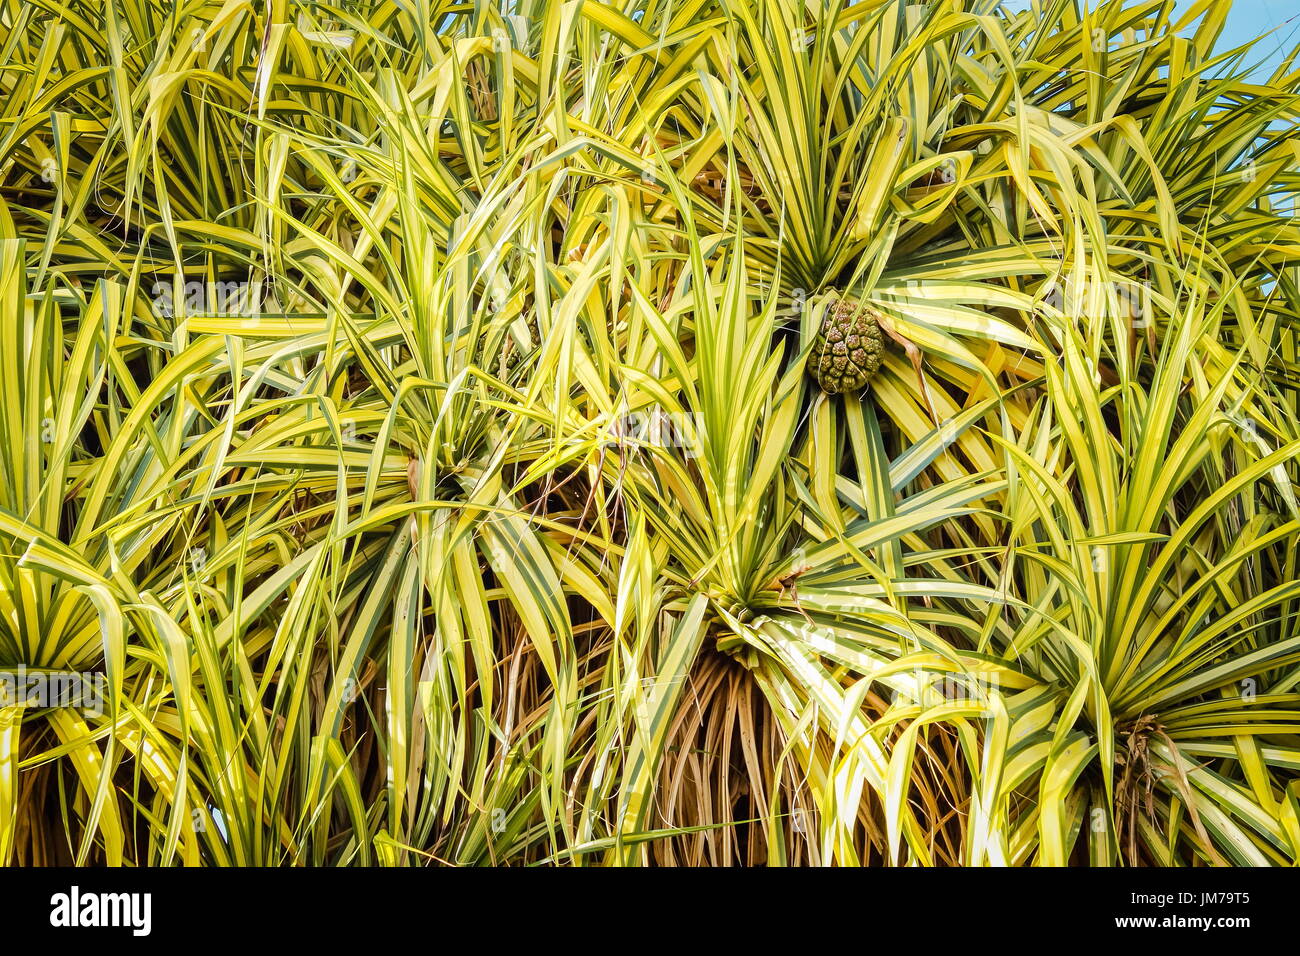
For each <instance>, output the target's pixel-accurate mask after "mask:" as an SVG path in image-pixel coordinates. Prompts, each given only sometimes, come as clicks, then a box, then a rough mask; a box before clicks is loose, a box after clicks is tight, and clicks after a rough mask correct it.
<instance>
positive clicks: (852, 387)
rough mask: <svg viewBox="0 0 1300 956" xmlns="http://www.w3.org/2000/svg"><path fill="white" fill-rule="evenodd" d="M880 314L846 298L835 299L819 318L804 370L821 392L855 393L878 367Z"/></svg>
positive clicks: (880, 347) (880, 345)
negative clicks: (806, 366)
mask: <svg viewBox="0 0 1300 956" xmlns="http://www.w3.org/2000/svg"><path fill="white" fill-rule="evenodd" d="M883 347H884V345H883V342H882V341H881V332H880V313H878V312H877V311H876V310H874V309H872V308H870V307H869V306H865V305H861V304H860V303H857V302H852V301H850V300H848V299H839V300H837V301H836V302H835V303H834V304H833V305H832V306H831V307H830V308H829V309H827V310H826V316H825V318H823V319H822V324H821V328H820V329H818V330H817V338H816V340H815V341H814V342H813V350H812V355H811V356H809V359H808V369H809V371H810V372H811V373H812V376H813V378H815V379H817V384H818V385H820V386H821V388H822V391H824V392H828V393H829V394H831V395H838V394H839V393H841V392H856V391H858V390H859V389H860V388H862V387H863V386H864V385H866V384H867V382H869V381H870V380H871V376H873V375H875V374H876V369H878V368H880V353H881V350H882V349H883Z"/></svg>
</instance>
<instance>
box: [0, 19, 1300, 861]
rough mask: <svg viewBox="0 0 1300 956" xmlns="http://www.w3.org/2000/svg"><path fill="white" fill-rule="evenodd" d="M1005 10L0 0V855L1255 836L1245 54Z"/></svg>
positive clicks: (1272, 765) (1206, 39) (1289, 131)
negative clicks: (34, 691)
mask: <svg viewBox="0 0 1300 956" xmlns="http://www.w3.org/2000/svg"><path fill="white" fill-rule="evenodd" d="M1019 6H1020V7H1025V9H1012V8H1010V7H1007V6H1002V5H1000V4H999V3H998V2H997V0H931V2H925V3H920V2H916V3H911V4H908V3H904V2H900V0H861V2H856V3H840V2H828V3H825V4H822V3H802V2H794V0H674V2H668V0H608V2H598V0H564V2H560V0H555V2H546V0H516V2H513V3H509V4H506V5H505V6H504V7H501V6H497V5H494V4H492V3H488V2H477V0H472V2H471V0H465V2H455V3H452V2H446V3H444V2H435V0H421V2H414V3H405V2H404V3H396V2H369V0H358V2H348V3H343V2H341V0H336V3H335V4H334V5H330V4H327V3H307V2H303V3H289V2H287V0H268V2H266V3H252V2H248V0H173V2H160V0H108V2H104V0H0V111H2V114H0V157H2V158H0V366H3V368H0V670H7V671H11V672H12V671H19V670H21V671H23V672H24V673H26V674H27V676H28V677H30V676H31V674H32V673H37V674H42V675H45V677H46V680H47V685H48V679H49V675H50V674H54V675H68V674H81V675H84V679H85V680H87V681H90V682H91V684H92V685H93V686H96V687H100V688H102V695H101V696H102V700H100V701H99V702H98V703H99V704H100V705H101V706H90V707H86V706H83V707H70V706H62V707H60V706H52V705H49V703H50V702H49V701H48V700H45V701H44V702H43V701H42V700H40V699H38V698H37V697H34V696H30V695H29V696H27V697H24V696H23V694H22V693H21V692H16V693H15V692H11V693H10V694H9V696H8V698H7V699H6V701H5V702H4V703H5V704H6V706H3V707H0V862H8V863H19V864H26V865H39V864H53V863H70V862H76V863H108V864H119V863H126V864H138V865H150V864H174V863H184V864H211V865H227V864H268V865H279V864H314V865H343V864H397V865H412V864H414V865H424V864H433V863H438V864H442V863H445V864H457V865H471V864H510V865H519V864H534V863H560V864H583V865H586V864H620V863H626V864H656V865H672V864H679V865H680V864H709V865H723V864H764V863H766V864H831V863H834V864H846V865H857V864H891V863H899V864H904V863H905V864H922V865H930V864H934V865H953V864H963V865H983V864H1009V865H1016V864H1041V865H1060V864H1067V863H1068V864H1088V863H1092V864H1102V865H1106V864H1123V865H1130V864H1132V865H1173V864H1177V865H1223V864H1228V865H1264V864H1292V863H1295V862H1297V861H1300V803H1298V802H1297V798H1298V797H1300V690H1298V689H1297V684H1300V625H1298V624H1297V617H1298V616H1300V575H1297V561H1298V560H1300V504H1298V503H1297V481H1298V480H1300V463H1298V462H1297V455H1300V418H1298V417H1297V416H1298V415H1300V377H1298V376H1300V365H1298V364H1297V361H1298V359H1297V321H1298V319H1300V312H1298V311H1297V310H1298V309H1300V284H1298V282H1297V280H1298V279H1300V271H1297V268H1296V261H1297V257H1298V256H1300V229H1298V228H1297V224H1296V221H1295V218H1294V212H1295V206H1294V197H1295V193H1296V191H1297V186H1298V185H1300V135H1297V131H1296V118H1297V115H1298V113H1300V69H1296V68H1295V67H1296V64H1295V63H1294V54H1292V56H1291V57H1288V58H1287V59H1286V61H1285V62H1284V63H1283V65H1282V66H1281V67H1280V68H1278V69H1277V70H1276V72H1274V73H1273V74H1272V75H1271V76H1260V75H1254V74H1249V73H1248V70H1249V68H1250V67H1251V66H1253V64H1254V63H1255V62H1256V61H1257V60H1259V59H1261V58H1262V57H1261V55H1260V54H1259V53H1258V52H1256V49H1255V48H1253V47H1247V48H1243V49H1240V50H1222V49H1221V48H1220V45H1219V44H1218V42H1217V40H1218V36H1219V34H1220V31H1221V27H1222V24H1223V21H1224V17H1225V16H1226V14H1227V12H1228V7H1229V4H1228V2H1227V0H1201V2H1199V3H1196V4H1195V5H1194V6H1193V8H1192V9H1190V10H1189V11H1187V12H1186V14H1185V15H1184V16H1182V18H1181V19H1177V20H1176V19H1174V2H1173V0H1110V2H1103V3H1099V4H1095V5H1091V6H1093V7H1094V8H1091V9H1089V8H1088V7H1086V6H1085V5H1084V3H1083V2H1082V0H1033V2H1032V3H1029V4H1022V5H1019ZM836 310H840V311H838V312H837V311H836ZM836 316H839V319H836ZM828 317H830V318H831V319H833V320H836V321H839V322H840V323H841V325H840V326H838V327H837V328H839V329H840V331H836V332H835V334H836V335H840V334H844V335H848V334H853V335H855V336H860V337H861V338H862V341H863V342H866V341H870V342H871V343H872V344H873V345H876V346H878V354H877V352H873V353H872V356H871V359H872V362H871V363H866V359H863V362H864V364H863V366H862V367H861V368H859V367H858V366H856V365H855V366H853V367H852V368H849V367H848V366H843V367H841V366H835V365H834V357H835V355H836V354H839V353H835V352H834V349H833V348H831V346H833V345H834V344H836V342H837V340H836V339H834V338H833V337H832V338H828V337H827V332H826V330H824V329H823V324H824V322H825V321H826V320H827V318H828ZM845 323H847V324H845ZM832 325H834V322H832ZM845 341H846V342H847V340H845ZM844 354H846V355H847V354H848V352H845V353H844ZM876 362H878V365H879V367H878V368H875V367H874V364H875V363H876ZM867 364H871V365H872V368H871V369H870V373H871V374H869V375H859V374H858V372H860V371H865V370H867ZM819 383H820V384H819ZM864 383H865V388H863V387H862V386H863V385H864ZM822 386H827V388H828V390H829V391H832V392H838V394H828V391H824V390H823V387H822ZM15 687H17V685H15ZM42 703H44V704H46V706H42Z"/></svg>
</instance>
